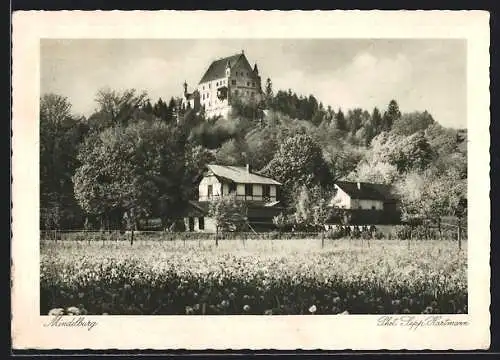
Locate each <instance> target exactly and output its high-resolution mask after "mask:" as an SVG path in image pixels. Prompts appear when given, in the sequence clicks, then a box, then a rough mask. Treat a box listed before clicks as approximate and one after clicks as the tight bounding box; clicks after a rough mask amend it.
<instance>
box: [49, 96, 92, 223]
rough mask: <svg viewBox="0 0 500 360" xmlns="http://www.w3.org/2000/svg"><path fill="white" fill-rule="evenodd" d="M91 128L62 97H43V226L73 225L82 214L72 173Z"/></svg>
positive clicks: (79, 219)
mask: <svg viewBox="0 0 500 360" xmlns="http://www.w3.org/2000/svg"><path fill="white" fill-rule="evenodd" d="M87 130H88V128H87V127H86V125H85V124H84V122H83V121H80V120H79V119H75V118H74V117H73V115H72V114H71V103H70V102H69V100H68V99H67V98H65V97H63V96H60V95H56V94H44V95H43V96H42V97H41V99H40V216H41V219H40V220H41V225H42V227H44V228H74V227H77V226H79V225H80V224H81V223H82V222H83V214H82V211H81V209H80V208H79V206H78V204H77V203H76V201H75V199H74V196H73V183H72V181H71V176H72V174H73V172H74V170H75V168H76V167H77V166H78V160H77V158H76V154H77V149H78V146H79V144H80V142H81V141H82V139H83V137H84V136H85V134H86V133H87Z"/></svg>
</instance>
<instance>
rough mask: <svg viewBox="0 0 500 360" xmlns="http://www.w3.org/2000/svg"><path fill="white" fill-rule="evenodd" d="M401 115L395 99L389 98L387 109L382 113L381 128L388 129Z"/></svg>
mask: <svg viewBox="0 0 500 360" xmlns="http://www.w3.org/2000/svg"><path fill="white" fill-rule="evenodd" d="M400 117H401V112H400V111H399V105H398V103H397V102H396V100H391V101H390V102H389V105H388V107H387V111H386V112H385V113H384V116H383V118H382V130H384V131H390V130H391V129H392V125H393V124H394V122H395V121H397V120H398V119H399V118H400Z"/></svg>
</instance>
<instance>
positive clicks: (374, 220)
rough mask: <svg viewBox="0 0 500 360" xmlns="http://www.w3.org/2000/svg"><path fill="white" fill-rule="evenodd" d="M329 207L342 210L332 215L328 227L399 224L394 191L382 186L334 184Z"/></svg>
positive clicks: (353, 183) (398, 210)
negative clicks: (337, 225)
mask: <svg viewBox="0 0 500 360" xmlns="http://www.w3.org/2000/svg"><path fill="white" fill-rule="evenodd" d="M330 206H332V207H334V208H337V209H342V210H343V211H342V214H343V216H344V218H343V219H341V218H339V213H340V212H334V214H335V215H334V216H332V218H331V219H330V221H329V222H330V223H349V224H351V225H393V224H399V223H400V221H401V211H400V207H399V198H398V196H397V195H396V193H395V191H394V189H393V188H392V187H391V186H389V185H385V184H375V183H367V182H350V181H336V182H335V196H334V197H333V199H332V200H331V203H330Z"/></svg>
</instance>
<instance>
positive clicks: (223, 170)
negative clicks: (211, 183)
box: [207, 165, 281, 185]
mask: <svg viewBox="0 0 500 360" xmlns="http://www.w3.org/2000/svg"><path fill="white" fill-rule="evenodd" d="M207 167H208V169H209V170H210V171H211V172H212V173H213V174H214V175H215V176H218V177H221V178H224V179H228V180H231V181H233V182H235V183H240V184H263V185H281V183H280V182H278V181H276V180H273V179H271V178H269V177H266V176H262V175H259V174H255V173H253V172H248V171H247V168H246V167H244V166H225V165H207Z"/></svg>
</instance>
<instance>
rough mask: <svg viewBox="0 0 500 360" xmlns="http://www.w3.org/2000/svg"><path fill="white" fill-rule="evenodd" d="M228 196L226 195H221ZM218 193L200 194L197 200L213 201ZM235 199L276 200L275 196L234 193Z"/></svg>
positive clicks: (217, 196)
mask: <svg viewBox="0 0 500 360" xmlns="http://www.w3.org/2000/svg"><path fill="white" fill-rule="evenodd" d="M223 196H228V195H223ZM220 197H221V196H220V195H210V196H208V195H200V196H199V197H198V201H214V200H217V199H219V198H220ZM236 200H244V201H265V202H271V201H276V196H263V195H236Z"/></svg>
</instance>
